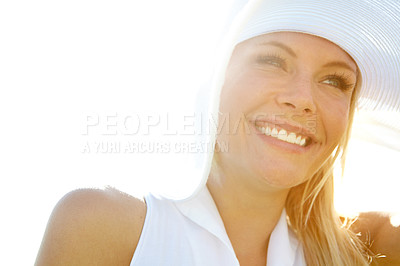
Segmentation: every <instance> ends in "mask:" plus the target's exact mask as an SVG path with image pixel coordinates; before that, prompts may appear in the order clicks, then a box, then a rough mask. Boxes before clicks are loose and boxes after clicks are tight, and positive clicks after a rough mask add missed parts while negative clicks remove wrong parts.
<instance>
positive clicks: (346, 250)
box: [286, 79, 371, 266]
mask: <svg viewBox="0 0 400 266" xmlns="http://www.w3.org/2000/svg"><path fill="white" fill-rule="evenodd" d="M360 85H361V82H360V80H359V79H358V82H357V85H356V88H355V90H354V92H353V95H352V97H351V102H350V109H349V118H348V119H349V121H348V125H347V129H346V131H345V133H344V135H343V137H342V139H341V141H340V143H339V144H338V146H337V148H336V149H335V151H334V152H333V153H332V155H331V157H330V158H329V159H328V160H327V161H326V162H325V163H324V164H323V165H322V167H321V168H320V169H319V171H317V173H316V174H315V175H314V176H313V177H312V178H311V179H309V180H308V181H307V182H305V183H303V184H301V185H298V186H296V187H294V188H292V189H291V190H290V192H289V195H288V197H287V200H286V211H287V214H288V221H289V224H290V226H291V228H292V229H293V230H294V231H295V233H296V234H297V236H298V238H299V241H300V242H301V243H302V245H303V249H304V256H305V259H306V262H307V265H335V266H340V265H343V266H345V265H369V263H370V261H371V257H370V254H369V251H368V250H367V249H366V247H365V246H364V244H363V243H362V242H361V240H360V239H359V238H358V237H357V235H356V234H355V233H353V232H352V231H350V229H349V227H350V225H351V224H350V223H346V221H344V222H342V221H341V220H340V217H339V215H338V214H337V213H336V211H335V209H334V204H333V168H334V164H335V161H336V160H337V159H341V163H342V167H344V160H345V154H346V150H347V144H348V140H349V138H350V133H351V126H352V123H353V118H354V112H355V108H356V100H357V98H358V93H359V89H360Z"/></svg>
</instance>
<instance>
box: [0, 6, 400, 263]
mask: <svg viewBox="0 0 400 266" xmlns="http://www.w3.org/2000/svg"><path fill="white" fill-rule="evenodd" d="M226 2H229V0H225V1H221V0H219V1H212V0H207V1H206V0H203V1H187V0H171V1H162V0H158V1H113V2H110V1H88V0H84V1H82V0H80V1H78V0H72V1H64V2H59V1H50V0H48V1H45V0H40V1H18V0H16V1H2V2H1V4H0V36H2V41H1V42H0V46H1V49H0V83H1V85H0V87H1V92H0V94H1V96H0V111H1V123H2V130H1V138H0V147H1V149H0V154H1V158H2V159H1V162H2V163H1V167H0V176H1V180H2V184H3V189H2V192H1V194H0V197H1V198H0V204H1V206H0V208H1V210H2V219H1V221H0V223H1V227H0V235H1V239H2V241H1V244H0V245H1V250H2V251H3V252H2V259H1V261H2V264H4V265H31V264H33V262H34V260H35V257H36V254H37V251H38V248H39V245H40V241H41V238H42V236H43V233H44V229H45V226H46V222H47V220H48V218H49V215H50V213H51V210H52V208H53V207H54V205H55V204H56V203H57V201H58V200H59V199H60V198H61V197H62V196H63V195H64V194H65V193H67V192H69V191H71V190H73V189H76V188H81V187H103V186H104V185H112V186H115V187H117V188H119V189H121V190H123V191H126V192H129V193H132V194H135V193H136V194H141V193H143V191H144V190H145V188H146V187H147V186H148V185H150V184H146V179H144V178H143V176H147V175H149V173H158V174H160V175H161V174H163V173H160V172H157V169H162V167H160V165H161V166H162V165H163V164H165V163H166V161H167V159H166V157H165V156H163V155H159V156H154V155H152V154H140V153H128V154H127V153H120V152H116V153H113V152H102V151H101V147H100V152H97V153H96V152H94V150H95V149H96V147H95V146H93V145H96V143H99V142H100V141H102V142H103V143H104V142H106V143H108V144H110V145H117V144H116V143H122V142H124V143H127V142H136V143H138V142H140V141H141V140H143V138H148V139H147V140H153V141H155V140H158V139H157V136H146V137H143V136H142V137H140V136H138V135H134V136H129V135H123V134H120V133H121V129H120V127H121V125H126V124H124V123H128V125H131V124H129V123H133V124H134V123H135V120H134V119H131V117H130V116H132V115H133V114H138V113H145V114H150V113H152V112H162V111H163V110H169V111H174V108H175V106H176V105H175V104H174V102H175V101H176V102H179V101H180V99H182V98H184V97H188V98H190V97H194V91H193V88H192V87H193V83H200V82H201V79H202V78H203V77H204V75H205V73H207V71H208V70H209V68H208V64H209V62H210V60H211V58H210V55H212V51H213V48H214V47H213V43H214V41H215V39H217V38H218V29H219V25H220V21H222V20H223V15H221V14H224V12H221V10H226V8H225V6H224V5H225V4H226ZM152 122H154V121H148V123H152ZM90 123H93V124H96V123H97V124H98V125H101V127H97V129H96V130H97V131H96V130H94V129H93V128H89V129H87V127H86V126H87V124H90ZM133 124H132V125H133ZM107 125H110V126H109V127H107ZM113 125H115V126H113ZM116 128H117V129H116ZM115 129H116V132H118V134H116V135H115V134H114V133H113V132H114V131H113V130H115ZM87 130H89V131H87ZM106 134H109V135H106ZM87 143H90V145H91V147H90V149H91V152H89V153H84V151H85V150H86V149H87ZM353 146H354V147H355V149H354V150H355V151H354V152H353V155H352V156H349V157H350V158H349V159H350V160H351V161H354V164H351V163H349V165H348V166H349V167H348V171H349V175H350V176H352V178H351V179H350V178H349V179H348V181H345V185H346V186H344V187H343V189H342V191H343V192H341V193H343V195H344V196H343V198H345V197H347V198H346V199H349V201H347V202H346V204H344V203H343V202H339V203H338V205H339V206H341V208H343V209H344V211H346V212H352V211H354V210H358V209H361V210H367V209H368V208H369V207H371V208H372V209H382V208H383V209H384V210H386V209H387V210H392V208H393V209H394V208H398V206H396V204H393V203H394V202H399V196H398V195H399V193H396V191H395V188H396V185H397V187H398V183H396V182H398V181H397V180H398V177H399V175H398V171H396V169H395V166H396V164H397V163H398V162H399V152H394V151H392V150H389V149H386V150H382V149H379V148H378V147H374V146H366V145H364V144H362V143H360V142H355V143H354V144H353ZM358 146H362V147H358ZM115 149H117V148H115ZM108 150H109V151H110V150H112V148H108ZM357 158H359V159H360V160H358V164H357V162H356V161H357ZM361 158H362V160H361ZM360 164H361V165H362V169H364V168H365V171H363V172H362V173H361V172H359V171H358V170H354V169H361V168H359V165H360ZM374 165H376V166H379V167H375V168H374ZM367 166H368V168H367ZM370 166H372V168H371V169H370V168H369V167H370ZM381 166H383V167H381ZM368 169H370V170H368ZM396 176H397V178H396ZM355 184H356V185H357V187H358V189H356V190H354V194H351V195H350V194H349V191H350V189H349V187H354V186H355ZM368 191H372V192H368ZM346 193H347V194H346ZM349 202H351V203H349ZM348 203H349V204H348ZM353 208H354V209H353ZM397 210H398V209H397Z"/></svg>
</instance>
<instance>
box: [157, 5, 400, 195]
mask: <svg viewBox="0 0 400 266" xmlns="http://www.w3.org/2000/svg"><path fill="white" fill-rule="evenodd" d="M244 2H246V1H245V0H237V1H236V4H237V5H238V6H240V7H242V6H244V7H243V8H242V9H241V11H239V12H237V14H236V16H235V18H234V19H233V20H232V23H230V24H231V25H232V27H231V29H230V30H229V31H228V34H227V38H225V44H224V45H222V47H223V49H222V50H221V51H222V53H223V55H222V60H220V62H219V66H218V67H217V71H216V75H215V76H214V79H213V82H212V83H211V85H210V86H209V88H208V91H207V93H206V94H204V95H207V96H205V97H204V98H203V99H199V103H200V104H199V105H198V106H197V110H195V111H196V112H197V113H202V114H206V115H205V116H212V117H214V118H216V117H218V110H219V95H220V90H221V87H222V85H223V82H224V75H225V69H226V66H227V64H228V61H229V58H230V56H231V53H232V51H233V49H234V47H235V45H236V44H237V43H239V42H241V41H244V40H247V39H250V38H252V37H256V36H259V35H262V34H266V33H271V32H278V31H292V32H302V33H308V34H312V35H315V36H319V37H322V38H325V39H327V40H329V41H331V42H333V43H335V44H337V45H338V46H340V47H341V48H342V49H343V50H345V51H346V52H347V53H348V54H349V55H350V56H351V57H352V58H353V59H354V61H355V62H356V64H357V65H358V68H359V70H360V75H361V78H362V84H361V91H360V98H359V101H358V107H359V108H361V109H365V110H380V111H395V112H398V111H400V0H379V1H378V0H324V1H321V0H254V1H252V0H250V1H248V3H247V4H244ZM233 10H235V12H236V10H237V9H235V8H233ZM203 116H204V115H203ZM206 122H207V121H206ZM208 126H210V125H208ZM200 127H202V128H203V127H204V128H205V127H206V126H204V125H200ZM209 133H210V134H200V135H197V136H196V141H198V142H212V141H215V139H216V128H215V127H214V128H211V132H209ZM189 156H190V157H192V158H191V159H192V160H193V161H195V162H196V167H195V168H193V170H192V171H189V172H187V173H186V174H184V175H182V176H181V177H179V176H176V177H175V181H174V182H173V183H174V184H180V183H181V182H182V183H184V182H185V183H188V180H187V179H188V178H189V179H190V182H192V185H191V186H190V189H189V191H188V190H187V189H186V190H185V191H179V190H176V189H175V190H174V192H173V193H169V192H168V191H165V193H162V194H164V196H166V197H168V198H173V199H185V198H188V197H190V196H191V195H194V194H196V191H199V189H200V188H201V187H202V186H204V185H205V183H206V181H207V178H208V175H209V171H210V167H211V162H212V157H213V150H211V151H209V152H207V153H198V154H190V155H189ZM179 180H180V181H179ZM171 187H175V185H173V184H172V186H171Z"/></svg>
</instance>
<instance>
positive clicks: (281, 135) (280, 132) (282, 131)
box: [278, 129, 288, 141]
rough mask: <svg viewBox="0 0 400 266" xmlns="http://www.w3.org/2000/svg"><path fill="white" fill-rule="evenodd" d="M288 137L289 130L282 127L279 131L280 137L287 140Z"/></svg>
mask: <svg viewBox="0 0 400 266" xmlns="http://www.w3.org/2000/svg"><path fill="white" fill-rule="evenodd" d="M287 138H288V135H287V132H286V130H284V129H281V130H280V131H279V133H278V139H280V140H283V141H286V140H287Z"/></svg>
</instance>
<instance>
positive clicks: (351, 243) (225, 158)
mask: <svg viewBox="0 0 400 266" xmlns="http://www.w3.org/2000/svg"><path fill="white" fill-rule="evenodd" d="M399 12H400V5H399V3H398V2H396V1H380V2H379V3H378V2H376V1H372V0H370V1H367V0H364V1H341V0H339V1H338V0H336V1H323V2H322V1H311V0H301V1H282V0H279V1H278V0H271V1H252V2H250V3H249V4H248V5H246V7H245V8H244V10H243V11H242V12H241V13H240V14H239V15H238V17H237V19H236V20H235V22H234V23H233V27H232V28H233V29H232V30H231V31H230V32H229V34H228V36H229V37H228V38H227V39H228V42H227V44H226V46H225V48H224V53H225V54H224V58H223V60H221V62H222V63H221V65H220V66H219V70H218V71H217V75H216V79H215V82H214V86H213V87H212V89H213V90H212V93H213V95H214V96H215V98H213V97H211V100H209V102H211V108H210V110H211V111H210V112H209V114H211V115H212V114H216V113H218V114H219V123H218V125H219V127H218V130H217V128H214V131H213V134H211V135H210V136H206V138H210V139H216V141H217V146H218V145H219V144H221V143H227V144H228V145H229V149H228V151H222V150H221V149H218V147H217V148H216V149H215V152H211V153H209V154H206V158H203V157H202V158H201V160H204V161H205V162H206V163H205V166H204V167H202V171H200V172H201V174H199V177H200V179H198V186H197V187H196V188H195V189H193V190H192V191H191V192H190V193H188V196H187V195H185V196H181V197H180V199H179V200H178V199H168V197H166V196H164V197H160V196H154V195H148V196H146V198H145V202H143V201H141V200H138V199H135V198H132V197H130V196H127V195H124V194H122V193H119V192H117V191H113V190H107V191H87V190H83V191H77V192H72V193H71V194H69V195H67V196H66V197H65V198H64V199H63V200H61V202H60V203H59V204H58V206H57V207H56V209H55V211H54V213H53V215H52V218H51V219H50V223H49V225H48V229H47V231H46V235H45V238H44V240H43V243H42V247H41V250H40V252H39V255H38V259H37V265H128V264H129V263H130V264H131V265H239V264H240V265H265V264H266V263H267V265H367V264H368V261H369V258H368V251H367V250H366V249H365V248H364V247H363V245H362V243H361V242H360V241H359V240H358V238H357V237H356V236H355V234H353V233H352V232H351V231H350V230H348V228H347V227H346V225H343V224H342V223H341V222H340V219H339V217H338V216H337V214H336V213H335V211H334V208H333V177H332V169H333V165H334V162H335V160H336V159H337V158H340V157H341V156H342V157H343V154H344V153H345V150H346V144H347V141H348V138H349V133H350V129H351V123H352V119H353V114H354V110H355V108H356V104H357V101H358V100H359V98H360V97H363V98H368V96H370V95H373V94H378V95H383V94H384V93H387V95H389V94H390V93H392V94H391V99H390V100H391V103H390V102H389V101H387V103H389V104H392V105H393V104H394V106H396V104H398V103H399V97H398V96H399V85H398V84H399V76H400V73H399V71H400V63H399V60H393V58H395V59H398V57H399V55H398V53H397V52H396V50H395V49H396V48H395V47H397V44H398V43H399V41H400V38H399V36H398V32H399V31H398V30H399V23H398V22H399V20H400V18H399ZM391 90H392V91H391ZM359 95H360V96H359ZM396 97H397V98H396ZM378 98H379V96H378ZM379 100H380V101H379V102H378V103H376V104H379V105H381V104H385V103H384V102H385V99H382V98H380V99H379ZM215 103H216V104H215ZM364 103H365V101H364ZM217 133H218V134H217ZM201 137H204V135H203V136H201ZM218 143H219V144H218Z"/></svg>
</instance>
